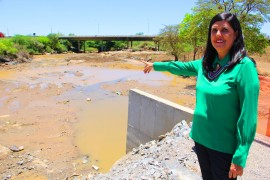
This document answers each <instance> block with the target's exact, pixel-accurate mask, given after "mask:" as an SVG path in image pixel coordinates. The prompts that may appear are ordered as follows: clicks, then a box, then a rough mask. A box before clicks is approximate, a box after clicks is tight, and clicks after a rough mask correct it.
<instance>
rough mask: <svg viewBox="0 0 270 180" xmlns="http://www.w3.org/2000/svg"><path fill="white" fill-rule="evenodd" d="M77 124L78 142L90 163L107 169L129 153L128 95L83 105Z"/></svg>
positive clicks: (103, 170)
mask: <svg viewBox="0 0 270 180" xmlns="http://www.w3.org/2000/svg"><path fill="white" fill-rule="evenodd" d="M83 109H84V110H83V112H82V114H81V116H80V119H81V120H80V122H79V123H78V124H77V126H76V128H77V131H78V133H77V136H76V144H77V146H78V147H79V149H80V150H81V153H82V154H83V155H82V158H83V156H89V162H88V165H89V167H90V168H92V165H95V166H98V167H99V168H100V170H99V171H100V172H107V171H108V170H109V169H110V168H111V166H112V165H113V164H114V163H115V161H117V160H118V159H119V158H120V157H122V156H123V155H125V152H126V133H127V132H126V131H127V118H128V98H127V97H124V96H119V97H113V98H109V99H103V100H98V101H94V102H91V103H89V104H87V105H85V106H84V107H83Z"/></svg>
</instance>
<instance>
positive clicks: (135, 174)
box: [90, 121, 201, 180]
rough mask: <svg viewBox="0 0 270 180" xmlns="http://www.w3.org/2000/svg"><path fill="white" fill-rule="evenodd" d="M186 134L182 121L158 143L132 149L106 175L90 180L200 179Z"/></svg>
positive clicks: (185, 126)
mask: <svg viewBox="0 0 270 180" xmlns="http://www.w3.org/2000/svg"><path fill="white" fill-rule="evenodd" d="M189 132H190V127H189V126H188V125H187V123H186V122H185V121H182V122H181V123H179V124H177V125H176V126H175V127H174V128H173V130H172V131H171V132H170V133H167V134H166V135H162V136H160V138H159V140H153V141H150V142H148V143H146V144H144V145H140V146H139V147H138V148H134V149H133V150H132V151H131V152H129V153H128V154H127V155H126V156H125V157H123V158H122V159H120V160H119V161H118V162H116V164H115V165H114V166H113V168H112V169H111V170H110V172H109V173H107V174H99V175H97V176H93V177H91V178H90V179H96V180H98V179H188V180H190V179H194V180H196V179H201V177H200V169H199V164H198V161H197V157H196V154H195V152H194V150H193V146H194V143H193V141H192V140H191V139H189V137H188V135H189Z"/></svg>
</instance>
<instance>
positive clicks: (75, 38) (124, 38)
mask: <svg viewBox="0 0 270 180" xmlns="http://www.w3.org/2000/svg"><path fill="white" fill-rule="evenodd" d="M156 37H157V36H143V35H134V36H132V35H131V36H60V37H58V38H59V39H66V40H73V41H77V42H78V49H79V47H80V43H81V42H83V43H84V44H85V41H91V40H92V41H126V42H127V47H129V44H130V46H131V47H132V42H133V41H154V43H155V49H158V50H159V43H158V41H157V40H156V39H155V38H156ZM84 47H85V46H84ZM84 52H85V49H84Z"/></svg>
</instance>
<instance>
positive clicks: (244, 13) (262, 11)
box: [195, 0, 270, 53]
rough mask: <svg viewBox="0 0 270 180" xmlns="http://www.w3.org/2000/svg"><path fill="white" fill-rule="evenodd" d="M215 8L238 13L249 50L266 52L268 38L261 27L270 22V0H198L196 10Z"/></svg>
mask: <svg viewBox="0 0 270 180" xmlns="http://www.w3.org/2000/svg"><path fill="white" fill-rule="evenodd" d="M213 10H214V11H217V12H231V13H233V14H236V16H237V17H238V19H239V21H240V23H241V26H242V29H243V34H244V37H245V43H246V48H247V50H248V51H249V52H258V53H264V52H265V48H266V47H267V40H266V38H264V37H266V36H265V35H264V34H262V33H261V32H260V29H261V26H262V25H263V23H265V22H270V1H269V0H198V2H197V9H196V10H195V12H210V11H213ZM258 47H260V48H258Z"/></svg>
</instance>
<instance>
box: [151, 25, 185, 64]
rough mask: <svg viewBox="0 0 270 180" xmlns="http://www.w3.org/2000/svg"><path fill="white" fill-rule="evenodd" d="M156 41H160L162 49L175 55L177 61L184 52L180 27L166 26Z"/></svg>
mask: <svg viewBox="0 0 270 180" xmlns="http://www.w3.org/2000/svg"><path fill="white" fill-rule="evenodd" d="M155 41H158V42H159V43H160V45H161V46H162V48H164V49H165V50H166V51H168V52H169V53H170V54H171V55H173V56H174V58H175V60H176V61H177V60H178V57H179V55H181V54H182V53H183V52H184V48H183V46H182V44H181V39H180V37H179V25H171V26H165V27H164V28H163V29H161V31H160V34H159V36H158V37H157V38H156V39H155Z"/></svg>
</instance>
